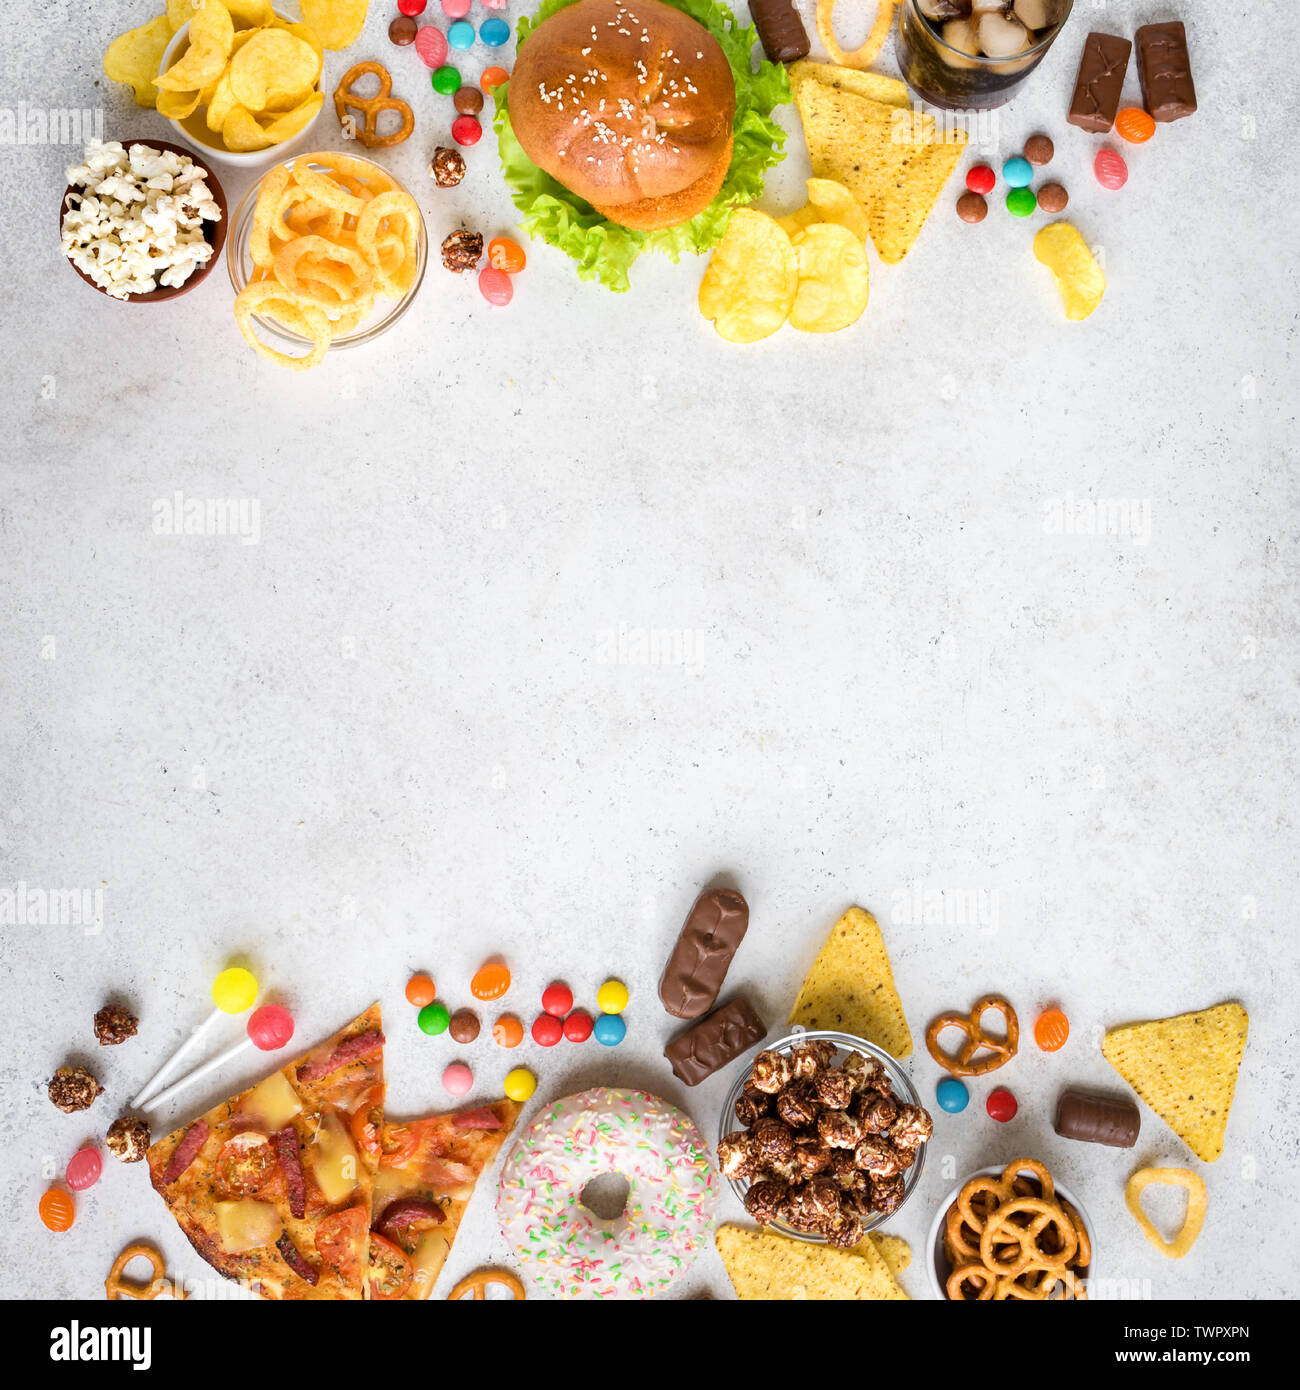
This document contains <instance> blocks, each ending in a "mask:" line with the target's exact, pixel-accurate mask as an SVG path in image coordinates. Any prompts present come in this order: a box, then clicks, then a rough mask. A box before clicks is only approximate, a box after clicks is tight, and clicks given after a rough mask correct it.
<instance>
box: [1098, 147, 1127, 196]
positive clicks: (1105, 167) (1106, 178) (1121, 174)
mask: <svg viewBox="0 0 1300 1390" xmlns="http://www.w3.org/2000/svg"><path fill="white" fill-rule="evenodd" d="M1092 172H1093V173H1094V174H1096V176H1097V182H1098V183H1099V184H1101V186H1102V187H1103V188H1109V189H1112V190H1113V189H1116V188H1123V187H1124V185H1125V184H1126V183H1127V182H1128V165H1127V164H1125V163H1124V156H1123V155H1122V154H1120V153H1119V151H1118V150H1098V151H1097V158H1096V159H1094V160H1093V162H1092Z"/></svg>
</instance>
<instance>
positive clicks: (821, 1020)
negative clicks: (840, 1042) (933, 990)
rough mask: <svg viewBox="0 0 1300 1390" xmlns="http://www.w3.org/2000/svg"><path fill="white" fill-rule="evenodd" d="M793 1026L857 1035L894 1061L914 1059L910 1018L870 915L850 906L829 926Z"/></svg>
mask: <svg viewBox="0 0 1300 1390" xmlns="http://www.w3.org/2000/svg"><path fill="white" fill-rule="evenodd" d="M790 1022H791V1023H802V1024H803V1025H804V1027H806V1028H818V1029H820V1028H829V1029H834V1030H837V1031H839V1032H842V1033H853V1034H855V1035H856V1036H857V1037H860V1038H866V1039H867V1041H868V1042H873V1043H875V1044H876V1046H877V1047H883V1048H884V1049H885V1051H886V1052H888V1053H889V1055H890V1056H891V1057H899V1058H902V1057H908V1056H910V1055H911V1052H912V1033H911V1030H910V1029H909V1028H908V1026H907V1015H906V1014H904V1012H903V1001H902V1000H901V999H899V997H898V991H897V990H896V989H895V988H894V972H893V970H892V969H891V968H890V964H889V952H888V951H886V950H885V939H884V937H883V936H881V934H880V928H879V926H877V925H876V919H875V918H874V917H873V916H872V915H871V913H869V912H864V911H863V910H862V908H860V907H851V908H849V910H848V911H847V912H846V913H845V914H844V916H843V917H841V918H840V920H839V921H838V922H836V924H835V925H834V926H833V927H832V928H831V934H830V936H828V937H827V938H826V944H825V945H824V946H823V947H822V949H821V952H820V954H819V955H818V957H817V959H816V960H815V961H813V964H812V969H811V970H810V971H809V972H808V974H807V975H806V976H805V977H804V982H803V984H802V985H801V986H800V989H799V997H798V998H797V999H796V1000H795V1001H794V1008H793V1009H791V1010H790Z"/></svg>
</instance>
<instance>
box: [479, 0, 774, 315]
mask: <svg viewBox="0 0 1300 1390" xmlns="http://www.w3.org/2000/svg"><path fill="white" fill-rule="evenodd" d="M753 46H754V31H753V30H752V29H750V28H742V27H740V26H739V25H737V24H736V22H735V20H734V18H733V17H732V15H731V13H730V11H728V10H727V9H726V8H725V7H724V6H722V5H721V4H718V3H716V0H672V3H665V0H545V3H544V4H543V6H542V8H541V10H539V12H538V13H537V15H536V16H535V17H534V19H533V20H531V21H529V20H524V21H522V22H521V24H520V27H519V47H518V52H517V55H516V59H515V66H514V71H513V72H512V74H511V77H510V81H509V84H508V85H507V87H505V88H500V89H498V92H497V116H496V121H495V126H496V130H497V137H498V144H499V147H500V150H501V157H502V164H503V167H504V169H505V173H506V178H507V181H508V182H509V183H510V184H511V187H512V193H513V196H514V201H515V204H516V206H518V207H519V209H520V211H521V212H523V214H524V222H525V225H526V226H527V227H528V230H529V231H530V232H531V233H532V234H533V235H534V236H541V237H542V238H543V239H544V240H546V241H549V242H551V243H552V244H553V245H557V246H559V247H560V248H561V249H563V250H564V251H566V253H567V254H569V255H570V256H572V257H573V258H574V259H575V260H577V261H578V262H579V273H580V274H581V275H583V276H584V278H593V277H594V278H597V279H600V280H601V281H602V282H604V283H605V284H608V285H610V286H611V287H612V288H615V289H626V288H627V268H628V267H629V266H630V265H631V263H632V261H633V260H634V259H635V257H636V255H637V254H638V253H639V252H640V251H641V250H642V249H643V248H644V247H645V246H647V245H649V246H652V247H655V248H656V249H663V250H666V251H668V252H669V253H670V254H672V255H674V256H676V255H677V254H679V253H680V252H681V251H683V250H694V251H703V250H706V249H707V248H708V247H709V246H712V245H713V244H714V243H715V242H716V241H717V240H718V238H719V237H720V236H721V234H722V231H723V229H724V228H725V225H726V215H727V213H728V212H729V211H730V209H731V208H732V207H734V206H736V205H737V204H739V203H746V202H751V201H752V200H753V199H754V198H756V197H757V196H758V195H759V193H761V191H762V187H763V174H764V172H765V171H766V169H767V168H768V167H769V166H770V165H772V164H774V163H776V162H777V160H778V159H780V157H781V155H780V149H781V144H782V142H783V139H784V137H783V135H782V132H781V130H780V127H779V126H777V125H776V123H775V122H774V121H773V120H772V119H771V111H772V108H773V107H774V106H775V105H776V104H777V103H778V102H780V101H788V100H789V99H790V97H789V84H788V82H787V81H786V77H785V72H784V69H782V68H780V67H778V66H776V65H774V64H771V63H767V62H760V64H759V68H758V71H757V72H753V71H751V56H750V55H751V52H752V49H753Z"/></svg>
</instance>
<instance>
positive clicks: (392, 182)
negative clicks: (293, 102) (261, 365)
mask: <svg viewBox="0 0 1300 1390" xmlns="http://www.w3.org/2000/svg"><path fill="white" fill-rule="evenodd" d="M428 256H429V239H428V234H427V232H426V230H425V226H424V218H423V216H422V215H421V213H420V208H419V204H418V203H417V202H416V200H415V198H414V197H412V195H411V194H410V193H409V192H408V190H407V189H406V188H404V187H403V185H402V184H401V182H400V181H399V180H398V179H397V178H395V177H394V176H393V175H392V174H391V173H389V171H388V170H387V169H385V168H383V167H382V166H381V165H379V164H376V163H375V162H374V161H373V160H369V159H365V158H363V157H362V156H360V155H354V154H339V153H336V152H331V151H326V152H319V153H316V154H304V155H299V156H297V157H296V158H294V159H291V160H286V161H285V162H284V163H280V164H275V165H272V166H271V168H269V169H268V170H267V171H266V173H265V174H263V175H262V177H261V178H260V179H259V180H258V181H257V183H255V184H254V185H253V187H252V188H250V189H249V191H248V192H247V194H245V196H244V198H243V200H242V202H241V203H240V204H239V206H238V207H237V208H236V209H235V214H234V216H233V218H232V219H231V225H230V234H229V236H228V238H227V241H226V266H227V269H228V270H229V272H230V283H231V284H232V285H233V286H234V288H235V318H236V321H237V322H238V323H239V327H240V331H241V332H242V333H243V335H244V337H245V338H246V339H247V340H248V342H249V345H250V346H251V347H253V348H255V349H256V350H257V351H258V352H259V353H261V355H262V356H263V357H266V358H268V359H269V360H270V361H273V362H276V363H277V364H278V365H281V366H285V367H290V368H293V369H296V370H303V369H304V368H307V367H314V366H316V365H317V364H318V363H319V362H320V361H321V359H322V358H323V357H324V355H325V353H326V352H327V351H328V350H330V349H331V348H346V347H356V346H357V345H359V344H361V343H368V342H370V341H372V340H373V339H375V338H377V337H379V335H380V334H381V333H384V332H386V331H387V330H388V329H389V328H391V327H392V326H393V324H395V323H396V322H397V320H398V319H399V318H401V316H402V315H403V314H404V313H405V312H406V309H407V306H408V305H409V304H410V303H411V301H412V300H413V299H414V298H415V296H416V294H418V293H419V289H420V285H421V283H422V282H423V280H424V272H425V267H426V265H427V264H428ZM280 344H283V345H285V346H286V347H287V348H289V349H298V350H299V352H297V353H295V352H293V351H288V352H286V351H282V350H281V348H280V346H279V345H280ZM304 347H306V348H307V349H308V351H307V352H306V353H305V354H302V353H301V351H300V350H301V349H302V348H304Z"/></svg>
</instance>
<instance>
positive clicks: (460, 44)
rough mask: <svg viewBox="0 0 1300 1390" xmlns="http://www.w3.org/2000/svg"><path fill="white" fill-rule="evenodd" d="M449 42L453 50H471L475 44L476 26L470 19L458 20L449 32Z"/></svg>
mask: <svg viewBox="0 0 1300 1390" xmlns="http://www.w3.org/2000/svg"><path fill="white" fill-rule="evenodd" d="M447 42H448V43H449V44H451V46H452V47H453V48H471V47H473V44H474V26H473V25H472V24H471V23H470V22H469V20H468V19H458V20H457V21H456V22H455V24H453V25H452V26H451V28H450V29H448V30H447Z"/></svg>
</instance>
